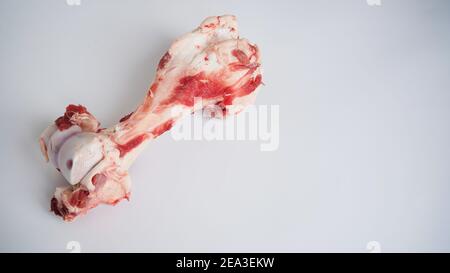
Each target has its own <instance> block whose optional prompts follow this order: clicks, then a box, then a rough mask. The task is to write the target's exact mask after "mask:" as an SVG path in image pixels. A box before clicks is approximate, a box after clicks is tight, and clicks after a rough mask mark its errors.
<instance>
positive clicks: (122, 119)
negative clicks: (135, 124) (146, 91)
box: [119, 112, 134, 122]
mask: <svg viewBox="0 0 450 273" xmlns="http://www.w3.org/2000/svg"><path fill="white" fill-rule="evenodd" d="M133 113H134V112H131V113H129V114H128V115H126V116H124V117H122V118H121V119H120V120H119V122H124V121H126V120H128V119H129V118H130V117H131V115H132V114H133Z"/></svg>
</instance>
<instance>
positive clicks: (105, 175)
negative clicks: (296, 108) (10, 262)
mask: <svg viewBox="0 0 450 273" xmlns="http://www.w3.org/2000/svg"><path fill="white" fill-rule="evenodd" d="M260 84H261V71H260V56H259V50H258V48H257V47H256V46H255V45H253V44H251V43H249V42H248V41H247V40H245V39H241V38H239V34H238V28H237V23H236V18H235V17H234V16H230V15H226V16H216V17H209V18H207V19H206V20H204V21H203V22H202V24H201V25H200V26H199V27H198V28H197V29H195V30H194V31H192V32H190V33H188V34H185V35H183V36H182V37H181V38H179V39H177V40H176V41H175V42H174V43H173V44H172V46H171V47H170V48H169V50H168V51H167V52H166V53H165V54H164V56H163V57H162V58H161V61H160V62H159V64H158V67H157V72H156V77H155V80H154V82H153V84H152V85H151V87H150V89H149V90H148V92H147V93H146V96H145V98H144V101H143V102H142V103H141V104H140V105H139V106H138V107H137V108H136V110H135V111H133V112H132V113H130V114H129V115H127V116H125V117H123V118H122V119H121V120H120V122H119V123H118V124H117V125H115V126H112V127H110V128H108V129H101V128H100V127H99V126H100V123H99V122H98V121H97V120H96V119H95V117H94V116H93V115H92V114H90V113H89V112H88V111H87V109H86V108H85V107H83V106H81V105H78V106H76V105H69V106H68V107H67V108H66V112H65V114H64V115H63V116H62V117H60V118H58V119H57V120H56V121H55V123H54V124H52V125H51V126H49V127H48V128H47V129H46V130H45V131H44V133H43V134H42V135H41V138H40V145H41V150H42V153H43V155H44V157H45V158H46V160H50V161H51V163H52V164H53V165H54V166H55V167H56V168H57V169H58V170H59V171H60V172H61V173H62V175H63V176H64V177H65V178H66V179H67V181H68V182H69V183H70V184H71V186H68V187H65V188H57V189H56V192H55V194H54V196H53V198H52V200H51V210H52V211H53V212H54V213H55V214H56V215H59V216H61V217H62V218H63V219H64V220H66V221H70V220H73V219H74V218H75V217H77V216H78V215H81V214H84V213H86V212H87V211H88V210H89V209H91V208H94V207H96V206H97V205H99V204H116V203H117V202H119V201H120V200H122V199H128V198H129V195H130V185H131V184H130V177H129V175H128V169H129V167H130V166H131V164H132V163H133V161H134V160H135V159H136V158H137V156H138V155H139V153H140V152H141V151H142V150H143V148H144V147H145V144H146V143H147V142H148V141H149V140H151V139H154V138H156V137H158V136H159V135H161V134H162V133H164V132H166V131H167V130H169V129H170V128H171V127H172V126H173V124H174V123H175V122H176V121H177V120H178V119H180V118H182V117H183V116H184V115H188V114H190V113H192V112H193V111H196V110H199V109H201V108H203V107H207V106H208V105H217V106H220V107H221V108H222V109H223V111H224V113H225V115H231V114H235V113H238V112H240V111H241V110H243V109H244V108H245V107H246V106H247V105H249V104H251V103H253V101H254V99H255V96H256V92H255V90H256V89H257V87H258V86H259V85H260ZM195 98H201V104H198V103H196V101H197V100H196V99H195ZM174 109H177V111H174ZM174 113H177V114H174Z"/></svg>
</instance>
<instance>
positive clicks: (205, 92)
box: [161, 72, 226, 106]
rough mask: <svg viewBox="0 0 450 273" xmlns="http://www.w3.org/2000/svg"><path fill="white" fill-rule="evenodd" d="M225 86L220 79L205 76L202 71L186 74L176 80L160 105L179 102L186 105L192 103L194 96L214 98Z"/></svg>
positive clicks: (220, 93) (221, 92)
mask: <svg viewBox="0 0 450 273" xmlns="http://www.w3.org/2000/svg"><path fill="white" fill-rule="evenodd" d="M225 88H226V86H224V85H223V84H222V83H221V81H220V80H217V79H215V78H213V77H207V76H206V75H205V73H204V72H200V73H198V74H196V75H193V76H186V77H183V78H181V79H180V80H179V81H178V85H177V86H176V87H175V89H174V90H173V92H172V94H171V96H170V97H169V98H168V99H166V100H165V101H164V102H162V103H161V104H162V105H170V104H172V103H180V104H183V105H186V106H193V105H194V97H201V98H203V99H207V98H214V97H217V96H219V95H222V94H223V91H224V90H225Z"/></svg>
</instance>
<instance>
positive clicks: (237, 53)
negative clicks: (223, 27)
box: [231, 49, 250, 64]
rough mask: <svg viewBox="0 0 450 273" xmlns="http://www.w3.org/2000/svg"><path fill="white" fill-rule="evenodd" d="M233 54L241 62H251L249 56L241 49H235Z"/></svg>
mask: <svg viewBox="0 0 450 273" xmlns="http://www.w3.org/2000/svg"><path fill="white" fill-rule="evenodd" d="M231 54H233V56H234V57H236V59H238V61H239V62H240V63H241V64H248V63H249V62H250V60H249V58H248V56H247V55H246V54H245V53H244V51H242V50H240V49H234V50H233V51H232V52H231Z"/></svg>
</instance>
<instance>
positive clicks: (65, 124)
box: [55, 104, 89, 131]
mask: <svg viewBox="0 0 450 273" xmlns="http://www.w3.org/2000/svg"><path fill="white" fill-rule="evenodd" d="M84 113H89V112H88V111H87V109H86V107H84V106H82V105H74V104H70V105H69V106H67V107H66V112H65V113H64V115H63V116H61V117H59V118H57V119H56V120H55V124H56V126H57V127H58V129H59V130H60V131H64V130H66V129H68V128H70V127H71V126H72V125H73V124H72V122H70V118H71V117H72V116H73V115H74V114H84Z"/></svg>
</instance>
